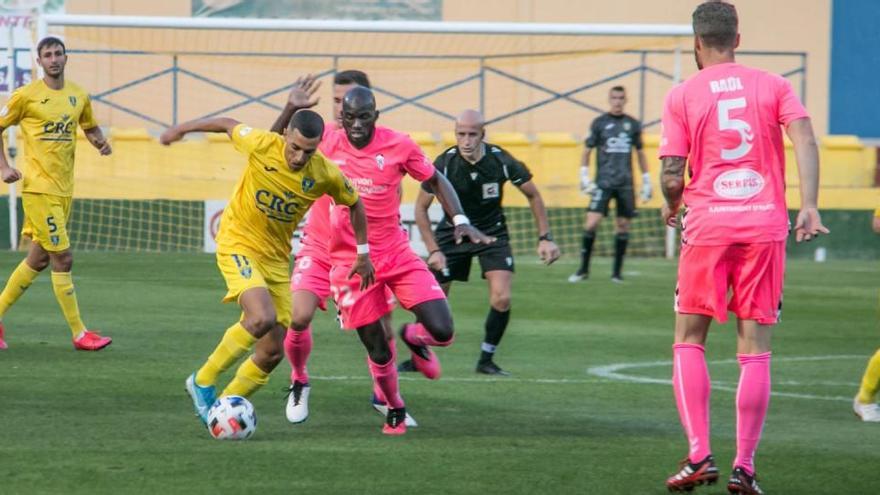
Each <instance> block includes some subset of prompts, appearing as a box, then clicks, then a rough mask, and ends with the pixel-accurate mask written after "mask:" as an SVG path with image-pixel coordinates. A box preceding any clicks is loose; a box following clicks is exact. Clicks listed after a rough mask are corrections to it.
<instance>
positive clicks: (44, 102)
mask: <svg viewBox="0 0 880 495" xmlns="http://www.w3.org/2000/svg"><path fill="white" fill-rule="evenodd" d="M46 103H49V98H43V99H42V100H40V105H45V104H46Z"/></svg>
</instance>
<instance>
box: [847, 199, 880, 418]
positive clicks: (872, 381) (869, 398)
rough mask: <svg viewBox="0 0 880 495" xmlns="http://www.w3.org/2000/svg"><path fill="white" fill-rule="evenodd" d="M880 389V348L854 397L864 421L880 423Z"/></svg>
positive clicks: (877, 220)
mask: <svg viewBox="0 0 880 495" xmlns="http://www.w3.org/2000/svg"><path fill="white" fill-rule="evenodd" d="M872 226H873V228H874V232H876V233H878V234H880V207H878V208H877V209H876V210H874V220H873V222H872ZM878 391H880V349H877V352H875V353H874V355H873V356H871V359H870V360H868V366H867V367H866V368H865V374H864V375H863V376H862V384H861V386H860V387H859V393H858V394H857V395H856V398H855V399H853V412H854V413H855V414H856V416H858V417H859V419H861V420H862V421H865V422H867V423H880V404H878V403H877V392H878Z"/></svg>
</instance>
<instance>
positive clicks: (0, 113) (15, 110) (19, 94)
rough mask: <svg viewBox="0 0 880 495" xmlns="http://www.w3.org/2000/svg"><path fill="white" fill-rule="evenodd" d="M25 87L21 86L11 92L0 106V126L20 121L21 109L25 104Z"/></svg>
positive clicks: (10, 125) (12, 124)
mask: <svg viewBox="0 0 880 495" xmlns="http://www.w3.org/2000/svg"><path fill="white" fill-rule="evenodd" d="M25 90H26V87H21V88H19V89H17V90H15V91H14V92H13V93H12V96H10V97H9V100H8V101H7V102H6V104H5V105H3V108H0V128H3V129H6V128H7V127H12V126H14V125H17V124H18V123H19V122H20V121H21V115H22V113H23V112H22V110H23V109H24V105H25V101H26V98H25V95H24V93H25Z"/></svg>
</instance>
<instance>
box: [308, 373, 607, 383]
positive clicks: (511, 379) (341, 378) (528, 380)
mask: <svg viewBox="0 0 880 495" xmlns="http://www.w3.org/2000/svg"><path fill="white" fill-rule="evenodd" d="M309 379H310V380H311V379H314V380H327V381H350V380H358V381H361V380H372V378H371V377H369V376H345V375H342V376H315V375H311V376H309ZM399 380H400V381H402V382H418V381H424V380H426V378H424V377H422V376H421V375H419V376H401V377H399ZM440 381H443V382H454V383H494V382H498V383H511V382H512V383H541V384H553V385H555V384H562V385H570V384H574V385H580V384H585V383H608V381H609V380H607V379H600V378H592V379H591V378H514V377H504V378H489V377H486V378H458V377H448V378H447V377H443V378H441V379H440Z"/></svg>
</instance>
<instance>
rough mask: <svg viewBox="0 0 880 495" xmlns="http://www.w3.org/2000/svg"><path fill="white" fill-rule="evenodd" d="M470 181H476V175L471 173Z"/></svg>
mask: <svg viewBox="0 0 880 495" xmlns="http://www.w3.org/2000/svg"><path fill="white" fill-rule="evenodd" d="M471 180H477V173H476V172H471Z"/></svg>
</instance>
